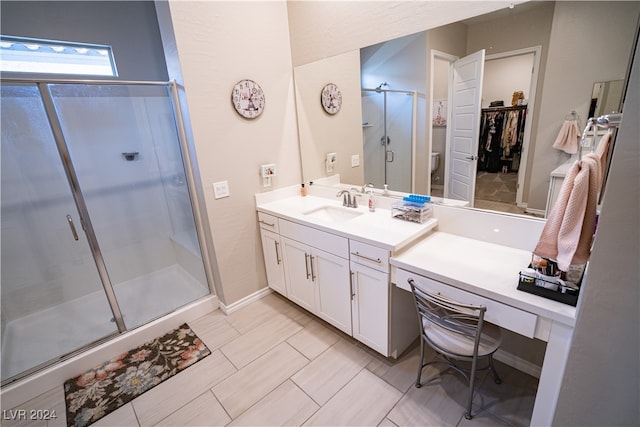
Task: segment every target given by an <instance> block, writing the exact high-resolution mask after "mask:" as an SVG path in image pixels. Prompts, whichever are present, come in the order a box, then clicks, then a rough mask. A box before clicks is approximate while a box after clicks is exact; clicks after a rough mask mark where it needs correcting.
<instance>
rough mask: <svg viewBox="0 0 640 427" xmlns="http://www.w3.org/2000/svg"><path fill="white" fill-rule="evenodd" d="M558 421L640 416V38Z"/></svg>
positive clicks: (623, 420)
mask: <svg viewBox="0 0 640 427" xmlns="http://www.w3.org/2000/svg"><path fill="white" fill-rule="evenodd" d="M635 52H636V53H635V59H634V64H633V69H632V72H631V78H630V79H629V89H628V90H629V92H628V94H627V98H626V100H625V103H624V108H623V112H624V118H623V123H622V126H621V128H620V131H619V133H618V137H617V139H616V146H615V151H614V153H613V160H612V162H611V171H610V174H609V178H608V179H609V182H608V184H607V188H606V190H605V195H604V198H605V200H604V203H603V207H602V214H601V216H600V222H599V225H598V233H597V235H596V240H595V243H594V247H593V253H592V255H591V263H590V265H589V271H588V276H587V277H588V279H587V283H586V284H585V286H584V290H583V291H582V295H581V296H580V301H579V304H580V307H579V311H578V318H577V321H576V329H575V332H574V336H573V342H572V343H571V350H570V352H569V360H568V362H567V367H566V370H565V374H564V380H563V383H562V389H561V390H560V397H559V399H558V407H557V411H556V416H555V419H554V425H559V426H605V425H606V426H623V425H629V426H630V425H638V420H640V407H639V406H638V402H640V332H638V323H639V320H640V308H639V305H638V302H639V301H640V288H639V286H638V283H640V268H639V267H638V259H640V227H639V225H640V224H639V223H640V172H639V170H640V144H639V143H638V135H639V134H640V125H639V121H638V116H639V114H638V111H639V110H640V96H639V95H640V93H639V92H640V91H639V90H638V88H640V49H639V48H638V46H636V50H635Z"/></svg>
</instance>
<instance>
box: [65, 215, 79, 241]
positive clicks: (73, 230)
mask: <svg viewBox="0 0 640 427" xmlns="http://www.w3.org/2000/svg"><path fill="white" fill-rule="evenodd" d="M67 222H68V223H69V228H70V229H71V234H73V240H78V233H77V232H76V226H75V225H74V224H73V218H71V215H67Z"/></svg>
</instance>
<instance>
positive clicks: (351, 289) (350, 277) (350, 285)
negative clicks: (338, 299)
mask: <svg viewBox="0 0 640 427" xmlns="http://www.w3.org/2000/svg"><path fill="white" fill-rule="evenodd" d="M354 274H355V273H354V272H353V271H352V272H351V275H350V276H349V291H350V293H351V301H353V297H355V296H356V293H355V292H354V291H353V275H354Z"/></svg>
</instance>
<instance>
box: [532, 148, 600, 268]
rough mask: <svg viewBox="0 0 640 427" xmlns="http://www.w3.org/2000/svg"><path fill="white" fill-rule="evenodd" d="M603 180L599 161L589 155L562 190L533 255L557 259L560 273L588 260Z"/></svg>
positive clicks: (583, 159) (580, 161)
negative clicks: (572, 265)
mask: <svg viewBox="0 0 640 427" xmlns="http://www.w3.org/2000/svg"><path fill="white" fill-rule="evenodd" d="M601 181H602V177H601V172H600V159H599V157H598V156H597V155H596V154H587V155H586V156H584V157H583V158H582V160H579V161H576V162H575V163H574V164H573V166H572V167H571V169H569V172H567V175H566V176H565V179H564V183H563V185H562V188H561V189H560V194H559V195H558V199H557V200H556V203H555V205H554V206H553V208H552V210H551V213H550V214H549V217H548V218H547V222H546V224H545V226H544V228H543V230H542V234H541V235H540V240H539V241H538V244H537V245H536V248H535V249H534V251H533V253H534V254H536V255H538V256H541V257H544V258H550V259H554V260H556V262H557V263H558V267H559V268H560V270H563V271H567V270H568V269H569V266H570V265H571V264H584V263H586V262H587V260H588V259H589V254H590V252H591V241H592V238H593V233H594V231H595V225H596V205H597V202H598V191H599V188H600V187H599V186H600V184H601Z"/></svg>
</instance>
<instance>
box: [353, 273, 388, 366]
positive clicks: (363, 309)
mask: <svg viewBox="0 0 640 427" xmlns="http://www.w3.org/2000/svg"><path fill="white" fill-rule="evenodd" d="M351 275H352V276H351V279H352V288H353V290H352V305H351V313H352V319H353V337H354V338H355V339H357V340H358V341H360V342H363V343H364V344H366V345H367V346H369V347H371V348H372V349H374V350H376V351H377V352H379V353H381V354H383V355H384V356H388V355H389V275H388V274H387V273H383V272H381V271H378V270H374V269H372V268H369V267H365V266H363V265H360V264H357V263H354V262H351Z"/></svg>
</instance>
